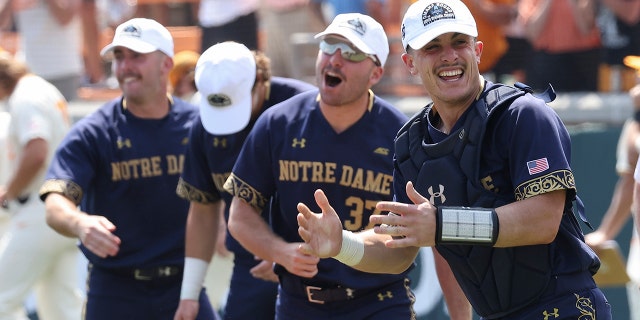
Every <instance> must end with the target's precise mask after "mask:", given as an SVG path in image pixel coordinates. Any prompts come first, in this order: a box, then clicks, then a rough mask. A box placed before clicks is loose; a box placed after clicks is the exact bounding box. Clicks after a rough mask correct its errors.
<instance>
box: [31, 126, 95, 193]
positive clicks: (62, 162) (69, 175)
mask: <svg viewBox="0 0 640 320" xmlns="http://www.w3.org/2000/svg"><path fill="white" fill-rule="evenodd" d="M85 129H86V130H85ZM97 131H99V129H98V128H93V129H89V128H85V127H84V126H83V125H76V126H74V127H73V128H72V129H71V131H70V132H69V134H68V135H67V136H66V137H65V138H64V140H63V141H62V142H61V144H60V145H59V147H58V149H57V151H56V153H55V155H54V157H53V159H52V160H51V164H50V166H49V169H48V171H47V175H46V177H45V182H44V184H43V185H42V187H41V189H40V197H41V199H43V200H44V199H45V198H46V196H47V194H49V193H51V192H58V193H61V194H63V195H65V196H66V197H67V198H69V199H71V200H72V201H73V202H74V203H75V204H76V205H79V204H80V202H81V200H82V197H83V193H84V191H86V188H87V186H88V185H89V184H90V182H91V181H92V180H93V178H94V176H95V170H96V165H97V164H98V163H99V161H100V158H101V156H100V155H99V153H98V150H100V148H99V147H98V146H100V145H105V143H106V142H105V141H102V142H101V141H99V139H97V137H96V136H94V135H92V134H91V133H93V132H97Z"/></svg>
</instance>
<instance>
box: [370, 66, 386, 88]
mask: <svg viewBox="0 0 640 320" xmlns="http://www.w3.org/2000/svg"><path fill="white" fill-rule="evenodd" d="M383 75H384V68H383V67H378V66H375V68H374V69H373V71H372V72H371V75H370V76H369V82H370V83H371V85H372V86H373V85H375V84H376V83H378V82H380V80H382V76H383Z"/></svg>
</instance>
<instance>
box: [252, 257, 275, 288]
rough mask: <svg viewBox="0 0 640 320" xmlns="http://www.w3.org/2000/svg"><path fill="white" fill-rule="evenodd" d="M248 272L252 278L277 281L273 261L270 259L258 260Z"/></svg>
mask: <svg viewBox="0 0 640 320" xmlns="http://www.w3.org/2000/svg"><path fill="white" fill-rule="evenodd" d="M256 259H260V258H256ZM249 273H251V275H252V276H253V277H254V278H258V279H262V280H265V281H271V282H278V276H277V275H276V273H275V272H273V262H271V261H267V260H262V261H260V263H258V264H257V265H255V266H254V267H253V268H251V269H250V270H249Z"/></svg>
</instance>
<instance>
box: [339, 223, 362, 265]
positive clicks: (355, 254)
mask: <svg viewBox="0 0 640 320" xmlns="http://www.w3.org/2000/svg"><path fill="white" fill-rule="evenodd" d="M363 256H364V241H362V239H360V237H358V236H357V235H356V234H354V233H353V232H351V231H347V230H342V247H341V248H340V253H338V255H336V256H335V257H333V258H334V259H336V260H338V261H340V262H342V263H344V264H346V265H348V266H355V265H356V264H358V263H360V261H361V260H362V257H363Z"/></svg>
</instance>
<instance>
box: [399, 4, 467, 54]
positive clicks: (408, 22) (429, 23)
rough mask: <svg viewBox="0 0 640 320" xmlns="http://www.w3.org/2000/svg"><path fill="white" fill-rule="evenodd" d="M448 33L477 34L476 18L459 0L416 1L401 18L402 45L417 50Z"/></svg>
mask: <svg viewBox="0 0 640 320" xmlns="http://www.w3.org/2000/svg"><path fill="white" fill-rule="evenodd" d="M449 32H457V33H463V34H466V35H470V36H472V37H477V36H478V28H477V27H476V21H475V19H473V16H472V15H471V12H470V11H469V9H468V8H467V6H465V5H464V3H462V1H460V0H419V1H417V2H414V3H413V4H412V5H411V6H410V7H409V9H407V12H406V13H405V15H404V18H403V19H402V47H403V48H404V49H406V48H407V45H408V46H410V47H411V48H413V49H415V50H418V49H420V48H422V47H424V46H425V45H426V44H427V43H429V42H430V41H431V40H433V39H435V38H437V37H439V36H440V35H443V34H445V33H449Z"/></svg>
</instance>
